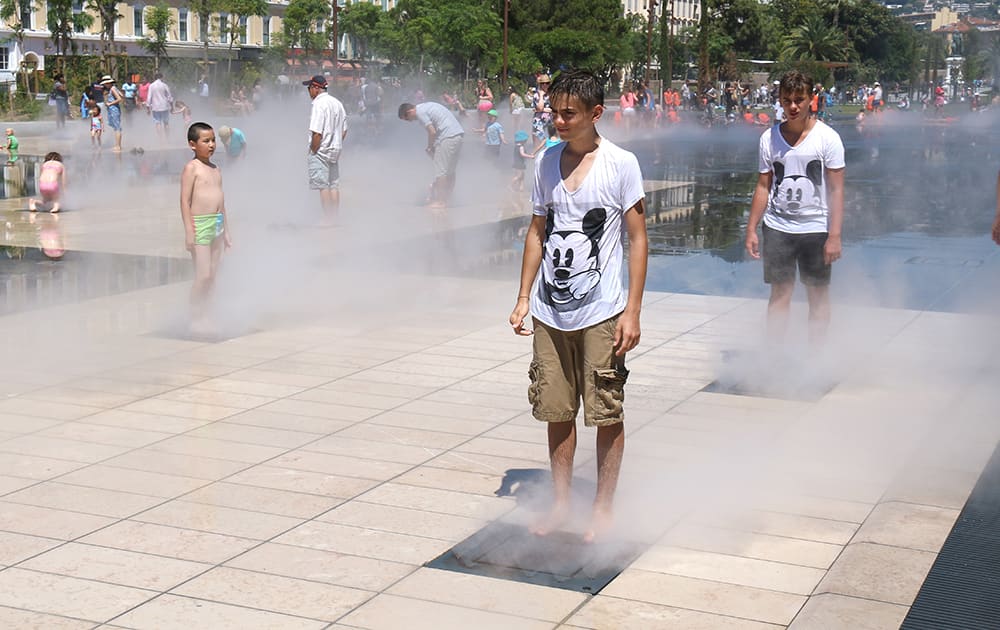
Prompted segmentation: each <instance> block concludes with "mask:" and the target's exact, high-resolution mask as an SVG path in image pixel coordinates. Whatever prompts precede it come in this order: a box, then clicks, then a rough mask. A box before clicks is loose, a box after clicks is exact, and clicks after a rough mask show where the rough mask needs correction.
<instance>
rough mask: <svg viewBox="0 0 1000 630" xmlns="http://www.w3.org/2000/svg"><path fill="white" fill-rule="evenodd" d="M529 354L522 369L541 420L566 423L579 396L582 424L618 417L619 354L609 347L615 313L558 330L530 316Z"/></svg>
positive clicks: (621, 395)
mask: <svg viewBox="0 0 1000 630" xmlns="http://www.w3.org/2000/svg"><path fill="white" fill-rule="evenodd" d="M532 319H533V320H534V326H535V334H534V344H533V345H534V348H533V349H534V357H533V358H532V361H531V367H530V368H529V369H528V377H529V378H530V379H531V384H530V385H529V387H528V402H530V403H531V413H532V415H534V416H535V418H536V419H538V420H541V421H543V422H572V421H574V420H576V416H577V413H578V412H579V411H580V400H581V398H582V399H583V421H584V424H585V425H586V426H588V427H601V426H607V425H611V424H617V423H619V422H621V421H622V420H623V419H624V417H625V416H624V412H623V411H622V403H624V401H625V380H626V379H627V378H628V370H626V369H625V357H616V356H615V351H614V338H615V327H616V326H617V324H618V316H617V315H616V316H614V317H612V318H611V319H608V320H605V321H603V322H601V323H599V324H595V325H593V326H590V327H588V328H584V329H581V330H574V331H569V332H567V331H564V330H558V329H556V328H552V327H550V326H546V325H545V324H543V323H542V322H540V321H538V320H537V319H534V318H532Z"/></svg>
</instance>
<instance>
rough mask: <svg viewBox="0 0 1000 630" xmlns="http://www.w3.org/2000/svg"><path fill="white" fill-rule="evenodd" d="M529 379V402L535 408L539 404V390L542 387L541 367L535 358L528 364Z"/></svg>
mask: <svg viewBox="0 0 1000 630" xmlns="http://www.w3.org/2000/svg"><path fill="white" fill-rule="evenodd" d="M528 381H529V382H528V404H530V405H531V408H532V409H535V408H536V407H537V406H538V399H539V398H540V395H539V390H540V389H541V369H540V368H539V366H538V361H534V360H533V361H532V362H531V365H530V366H528Z"/></svg>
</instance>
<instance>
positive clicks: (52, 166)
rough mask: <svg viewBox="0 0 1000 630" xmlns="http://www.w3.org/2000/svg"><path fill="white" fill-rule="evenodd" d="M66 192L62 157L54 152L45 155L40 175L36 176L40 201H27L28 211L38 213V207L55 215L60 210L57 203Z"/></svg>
mask: <svg viewBox="0 0 1000 630" xmlns="http://www.w3.org/2000/svg"><path fill="white" fill-rule="evenodd" d="M65 191H66V167H65V166H63V161H62V155H60V154H59V153H57V152H55V151H50V152H49V153H46V154H45V161H44V162H42V168H41V173H39V175H38V194H39V195H40V196H41V199H34V198H32V199H28V209H29V210H30V211H32V212H37V211H38V206H39V205H41V206H44V207H48V208H50V209H49V212H51V213H52V214H56V213H57V212H59V210H60V206H59V202H60V200H61V198H62V194H63V193H64V192H65Z"/></svg>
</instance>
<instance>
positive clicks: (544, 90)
mask: <svg viewBox="0 0 1000 630" xmlns="http://www.w3.org/2000/svg"><path fill="white" fill-rule="evenodd" d="M535 82H536V83H537V84H538V90H537V91H536V92H535V94H534V95H533V96H532V97H531V106H532V107H533V108H534V110H535V115H534V117H533V118H532V119H531V130H532V132H533V133H534V134H535V137H536V138H538V139H539V140H545V138H547V137H548V133H547V132H546V128H547V127H548V124H549V121H550V120H552V109H551V107H550V106H549V86H550V85H552V77H550V76H549V75H547V74H545V73H542V74H540V75H538V78H537V79H535Z"/></svg>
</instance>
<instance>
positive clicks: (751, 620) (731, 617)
mask: <svg viewBox="0 0 1000 630" xmlns="http://www.w3.org/2000/svg"><path fill="white" fill-rule="evenodd" d="M682 577H684V576H682ZM689 579H695V580H696V579H700V578H689ZM735 586H742V585H740V584H737V585H735ZM747 588H756V587H754V586H751V587H747ZM762 590H763V589H762ZM779 592H780V591H779ZM791 594H793V595H794V593H791ZM601 597H606V598H608V599H615V600H618V601H623V602H643V603H646V604H653V605H654V606H662V607H664V608H676V609H677V610H689V611H691V612H697V613H706V614H709V615H713V616H717V617H726V618H728V619H739V620H740V621H750V622H753V623H761V624H769V625H774V626H777V627H782V628H784V627H786V626H785V625H784V624H778V623H774V622H771V621H763V620H761V619H754V618H753V617H741V616H739V615H732V614H729V613H724V612H719V611H706V610H701V609H700V608H688V607H686V606H678V605H677V604H664V603H661V602H650V601H646V600H642V599H630V598H628V597H621V596H618V595H601ZM808 601H809V599H808V597H807V598H806V602H808ZM803 607H805V603H803V604H802V606H800V607H799V609H798V611H796V613H795V616H796V617H797V616H798V615H799V613H800V612H802V608H803ZM794 619H795V617H793V618H792V620H793V621H794ZM562 623H566V621H563V622H562ZM571 625H572V624H571ZM788 625H789V626H790V625H791V624H788Z"/></svg>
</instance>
